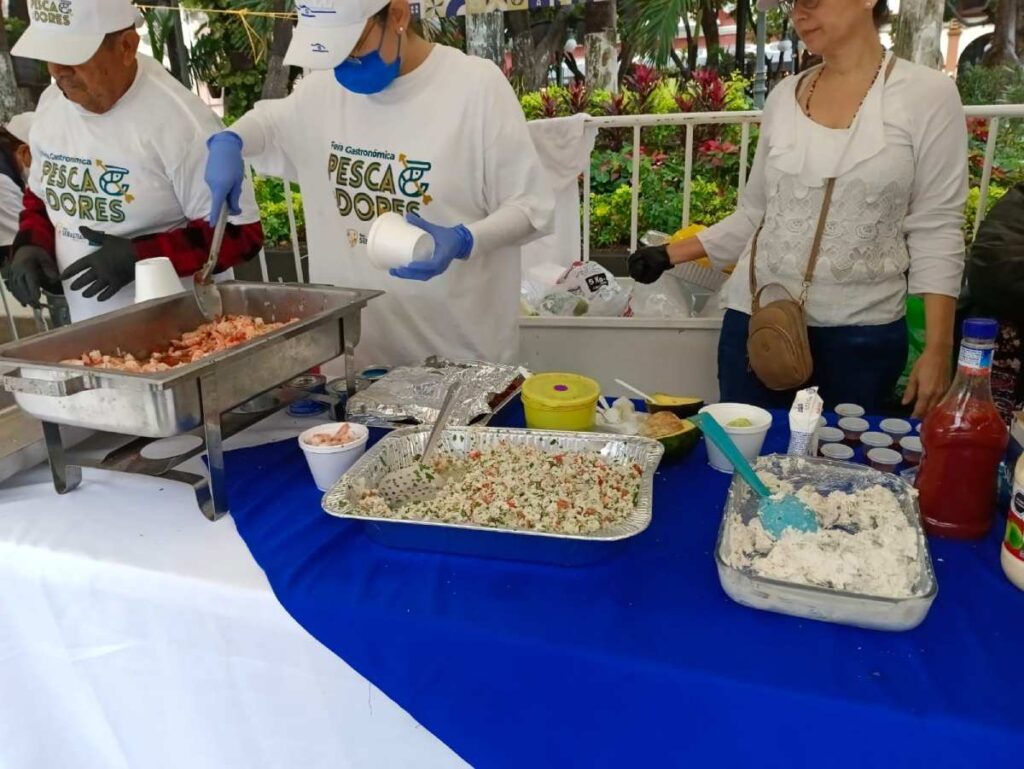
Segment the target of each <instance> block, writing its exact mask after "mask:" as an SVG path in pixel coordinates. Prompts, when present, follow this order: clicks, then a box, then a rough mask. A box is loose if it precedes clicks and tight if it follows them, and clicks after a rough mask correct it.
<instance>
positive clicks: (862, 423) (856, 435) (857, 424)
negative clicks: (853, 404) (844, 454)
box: [839, 417, 871, 445]
mask: <svg viewBox="0 0 1024 769" xmlns="http://www.w3.org/2000/svg"><path fill="white" fill-rule="evenodd" d="M870 428H871V425H869V424H868V421H867V420H866V419H861V418H860V417H844V418H843V419H840V420H839V429H840V430H842V431H843V435H844V436H846V442H847V443H850V444H854V445H856V444H858V443H860V437H861V436H862V435H863V434H864V433H866V432H867V431H868V430H869V429H870Z"/></svg>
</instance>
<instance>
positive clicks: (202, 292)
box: [192, 203, 228, 320]
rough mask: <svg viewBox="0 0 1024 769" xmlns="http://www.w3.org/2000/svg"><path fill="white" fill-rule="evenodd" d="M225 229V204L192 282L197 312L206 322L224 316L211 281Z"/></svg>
mask: <svg viewBox="0 0 1024 769" xmlns="http://www.w3.org/2000/svg"><path fill="white" fill-rule="evenodd" d="M227 227H228V206H227V203H225V204H224V205H223V206H221V209H220V216H219V217H218V218H217V226H216V227H215V228H214V230H213V242H212V243H211V244H210V255H209V256H208V257H206V264H204V265H203V269H201V270H200V271H199V272H197V273H196V275H195V277H194V278H193V280H192V293H193V294H194V295H195V297H196V304H198V305H199V311H200V312H201V313H202V314H203V317H204V318H206V319H207V320H215V319H216V318H217V317H219V316H221V315H223V314H224V301H223V299H221V296H220V289H218V288H217V284H216V283H214V281H213V271H214V269H215V268H216V266H217V260H218V259H220V247H221V245H223V243H224V231H225V230H226V229H227Z"/></svg>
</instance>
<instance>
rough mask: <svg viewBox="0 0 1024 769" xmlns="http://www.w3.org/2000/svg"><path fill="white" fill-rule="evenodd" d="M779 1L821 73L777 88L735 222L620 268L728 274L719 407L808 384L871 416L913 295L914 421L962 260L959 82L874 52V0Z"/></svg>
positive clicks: (945, 359)
mask: <svg viewBox="0 0 1024 769" xmlns="http://www.w3.org/2000/svg"><path fill="white" fill-rule="evenodd" d="M778 4H780V3H778V2H777V1H776V0H767V2H766V1H765V0H762V2H761V3H760V6H761V7H762V8H763V7H764V6H766V5H768V6H774V5H778ZM781 5H783V7H784V8H785V9H786V10H787V11H788V12H789V13H790V16H791V18H792V21H793V24H794V26H795V27H796V29H797V31H798V33H799V34H800V36H801V39H803V41H804V42H805V43H806V44H807V46H808V48H809V49H810V50H812V51H814V52H815V53H819V54H821V55H822V57H823V59H824V64H822V65H821V66H820V67H817V68H815V69H812V70H810V71H808V72H806V73H804V74H802V75H801V76H799V77H793V78H788V79H786V80H784V81H782V82H781V83H780V84H779V85H778V86H776V88H775V89H774V90H773V92H772V94H771V96H770V97H769V99H768V103H767V104H766V105H765V110H764V115H763V118H762V126H761V135H760V140H759V143H758V148H757V152H756V154H755V157H754V163H753V165H752V167H751V172H750V178H749V180H748V183H747V186H746V189H745V191H744V194H743V196H742V198H741V200H740V205H739V207H738V209H737V211H736V213H734V214H733V215H732V216H730V217H728V218H727V219H725V220H724V221H722V222H720V223H718V224H717V225H715V226H713V227H711V228H709V229H708V230H705V231H704V232H702V233H700V234H699V235H698V236H696V237H694V238H690V239H688V240H684V241H681V242H679V243H675V244H672V245H670V246H668V247H659V248H645V249H641V250H640V251H638V252H637V253H635V254H633V255H632V256H631V257H630V272H631V274H632V276H633V277H634V278H635V279H637V280H638V281H640V282H644V283H650V282H654V281H655V280H657V279H658V278H659V277H660V276H661V275H662V274H663V273H664V272H665V271H667V270H668V269H670V268H671V267H672V266H673V265H676V264H681V263H684V262H689V261H693V260H696V259H699V258H701V257H703V256H708V257H710V259H711V261H712V262H713V263H714V264H715V266H717V267H719V268H722V269H724V268H726V267H728V266H733V265H735V266H736V267H737V269H736V270H735V271H734V272H733V275H732V277H731V278H730V280H729V282H728V283H727V285H726V286H725V288H724V289H723V291H722V298H723V304H724V305H725V308H726V315H725V318H724V321H723V328H722V336H721V339H720V342H719V355H718V364H719V384H720V390H721V398H722V399H723V400H728V401H741V402H746V403H754V404H758V405H763V406H767V407H788V405H789V404H790V403H791V402H792V393H793V390H795V389H797V388H799V387H801V386H805V385H807V384H815V385H818V386H819V387H820V388H821V392H822V395H823V397H824V398H825V401H826V404H827V405H830V406H834V405H835V404H837V403H839V402H855V403H859V404H861V405H863V406H864V407H865V408H867V409H869V410H871V411H876V412H877V411H879V410H881V408H882V407H883V404H884V402H885V400H886V398H887V396H888V394H889V393H890V392H891V391H892V389H893V387H894V385H895V384H896V382H897V380H898V379H899V377H900V374H901V373H902V371H903V368H904V366H905V364H906V358H907V329H906V323H905V320H904V315H905V308H906V298H907V294H908V291H909V292H910V293H912V294H915V295H919V296H922V297H923V298H924V302H925V307H926V318H927V344H926V348H925V351H924V354H923V355H922V356H921V358H920V359H919V361H918V362H917V364H916V365H915V367H914V369H913V373H912V376H911V379H910V384H909V386H908V388H907V398H906V402H907V403H908V404H909V403H913V404H914V411H915V414H916V415H917V416H923V415H924V414H925V413H927V412H928V411H929V410H930V409H931V408H932V407H933V406H934V405H935V404H936V403H937V402H938V400H939V399H940V398H941V397H942V395H943V394H944V393H945V391H946V389H947V388H948V385H949V378H950V358H951V353H952V348H953V321H954V315H955V310H956V297H957V296H958V295H959V291H960V282H961V276H962V273H963V265H964V242H963V235H962V231H961V225H962V223H963V211H964V203H965V199H966V194H967V130H966V125H965V121H964V114H963V107H962V105H961V103H960V98H959V95H958V93H957V90H956V86H955V85H954V84H953V82H952V81H950V80H949V78H947V77H946V76H945V75H944V74H943V73H941V72H938V71H935V70H930V69H928V68H926V67H921V66H918V65H914V64H911V63H909V62H906V61H899V60H896V59H895V58H894V57H893V56H892V54H890V53H887V52H886V51H885V50H884V49H883V48H882V46H881V44H880V42H879V39H878V25H879V24H880V23H881V22H882V21H883V20H884V18H885V16H886V12H887V8H886V3H885V0H878V2H871V1H870V0H869V1H868V2H864V0H795V2H783V3H781Z"/></svg>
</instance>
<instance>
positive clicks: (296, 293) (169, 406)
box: [0, 281, 381, 520]
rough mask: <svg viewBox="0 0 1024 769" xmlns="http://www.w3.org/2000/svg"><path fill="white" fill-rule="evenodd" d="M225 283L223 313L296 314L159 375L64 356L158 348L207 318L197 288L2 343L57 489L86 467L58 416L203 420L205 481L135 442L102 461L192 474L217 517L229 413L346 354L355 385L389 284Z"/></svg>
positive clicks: (178, 422) (86, 424)
mask: <svg viewBox="0 0 1024 769" xmlns="http://www.w3.org/2000/svg"><path fill="white" fill-rule="evenodd" d="M218 289H219V290H220V292H221V296H222V297H223V300H224V312H225V313H226V314H231V315H235V314H242V315H252V316H255V317H259V318H263V319H264V320H266V321H271V322H273V321H288V320H291V319H293V318H296V319H298V320H297V322H295V323H291V324H289V325H287V326H285V327H283V328H281V329H279V330H277V331H274V332H272V333H269V334H267V335H266V336H262V337H259V338H258V339H254V340H252V341H251V342H248V343H246V344H243V345H239V346H237V347H232V348H230V349H227V350H224V351H222V352H220V353H217V354H215V355H211V356H209V357H208V358H204V359H202V360H200V361H197V362H196V363H193V364H190V365H187V366H179V367H177V368H173V369H170V370H169V371H165V372H161V373H155V374H132V373H128V372H120V371H106V370H102V369H88V368H83V367H81V366H75V365H65V364H62V363H60V361H62V360H70V359H75V358H78V357H80V356H81V355H82V353H85V352H88V351H90V350H101V351H103V352H110V351H114V350H121V351H123V352H125V353H131V354H132V355H134V356H135V357H136V358H139V359H144V358H147V357H149V355H150V354H151V353H152V352H153V351H154V350H158V349H163V348H166V347H167V345H168V344H169V343H170V341H171V340H172V339H175V338H177V337H180V336H181V335H182V334H184V333H186V332H188V331H192V330H194V329H196V328H197V327H198V326H200V325H201V324H202V323H204V322H205V318H203V316H202V315H201V314H200V312H199V307H198V305H197V304H196V301H195V299H194V298H193V296H192V294H191V293H181V294H177V295H175V296H171V297H166V298H164V299H156V300H153V301H152V302H146V303H143V304H138V305H135V306H133V307H127V308H125V309H123V310H119V311H116V312H112V313H109V314H107V315H104V316H101V317H98V318H94V319H92V320H88V321H85V322H82V323H76V324H74V325H72V326H69V327H67V328H62V329H58V330H56V331H52V332H50V333H48V334H43V335H41V336H37V337H32V338H29V339H26V340H24V341H19V342H13V343H11V344H6V345H3V346H2V347H0V372H2V373H3V374H4V376H3V379H2V382H3V387H4V389H6V390H8V391H10V392H12V393H14V397H15V399H16V401H17V403H18V405H19V406H20V407H21V408H22V409H24V410H25V411H26V412H28V413H29V414H31V415H32V416H34V417H36V418H38V419H40V420H41V421H42V423H43V436H44V438H45V440H46V449H47V454H48V455H49V459H50V469H51V472H52V475H53V483H54V487H55V488H56V490H57V492H58V493H60V494H65V493H67V492H69V491H72V490H73V489H75V488H76V487H77V486H78V485H79V483H80V482H81V479H82V472H81V467H79V466H77V465H71V464H69V463H68V462H67V460H66V458H65V454H64V444H63V441H62V438H61V432H60V425H69V426H73V427H81V428H86V429H92V430H100V431H105V432H113V433H121V434H127V435H135V436H141V438H142V439H151V438H166V437H170V436H174V435H179V434H182V433H186V432H189V431H192V430H197V429H199V428H201V431H202V434H203V438H204V448H205V450H206V453H207V457H208V464H209V479H208V480H207V479H205V478H201V477H198V476H188V477H186V476H185V475H183V474H181V473H176V471H174V470H173V466H174V464H175V463H174V462H173V461H169V462H167V463H163V464H162V465H161V468H160V469H159V472H157V471H155V470H152V467H151V466H152V465H154V464H160V463H152V462H148V463H147V462H142V461H139V460H138V457H137V456H136V454H137V453H138V452H137V451H136V449H137V447H135V446H134V445H133V447H132V449H131V452H129V453H130V454H131V456H128V454H125V455H123V456H122V455H118V456H117V457H114V458H113V459H110V461H104V462H103V463H100V464H99V465H96V466H98V467H100V468H103V469H115V470H121V471H123V472H136V473H141V474H145V475H152V474H156V475H158V476H159V477H163V478H168V479H174V480H185V481H187V482H188V483H190V484H191V485H192V486H193V488H194V489H195V492H196V498H197V500H198V502H199V506H200V508H201V509H202V511H203V513H204V514H205V515H206V516H207V517H208V518H210V519H211V520H216V519H217V518H220V517H221V516H223V515H224V514H225V513H226V512H227V511H228V500H227V495H226V490H225V483H224V452H223V440H224V437H225V435H226V434H227V430H228V429H229V428H230V427H231V425H230V424H229V423H225V422H224V420H223V419H222V417H223V416H225V415H227V414H228V413H229V412H230V410H231V409H233V408H234V407H236V406H238V405H239V404H242V403H245V402H248V401H250V400H251V399H252V398H253V397H255V396H257V395H260V394H261V393H264V392H267V391H268V390H271V389H273V388H275V387H277V386H278V385H281V384H283V383H285V382H287V381H288V380H290V379H292V378H293V377H295V376H298V375H299V374H302V373H304V372H306V371H308V370H309V369H311V368H313V367H315V366H319V365H320V364H322V363H324V362H326V361H328V360H332V359H334V358H337V357H339V356H340V355H344V356H345V367H346V373H347V375H348V376H347V381H348V382H349V383H350V386H352V385H354V383H355V366H354V363H353V351H354V349H355V346H356V345H357V344H358V343H359V337H360V330H361V321H360V317H361V312H362V309H363V308H364V307H365V306H366V304H367V303H368V302H369V301H370V300H371V299H373V298H374V297H376V296H379V295H380V293H381V292H379V291H364V290H358V289H348V288H336V287H334V286H308V285H284V284H265V283H241V282H237V281H229V282H225V283H220V284H218ZM291 397H292V398H293V399H294V397H295V396H294V395H293V396H291ZM236 421H237V420H236ZM108 459H109V458H108Z"/></svg>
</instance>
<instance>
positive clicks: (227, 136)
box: [204, 131, 245, 227]
mask: <svg viewBox="0 0 1024 769" xmlns="http://www.w3.org/2000/svg"><path fill="white" fill-rule="evenodd" d="M206 148H207V149H208V150H209V153H210V154H209V156H208V157H207V158H206V174H205V176H204V178H205V180H206V185H207V186H208V187H209V188H210V195H211V197H212V198H213V205H212V206H211V207H210V226H211V227H216V226H217V220H218V219H219V218H220V210H221V208H222V207H223V206H224V204H225V203H227V206H228V213H230V214H231V215H232V216H237V215H238V214H240V213H242V209H241V207H240V206H239V199H240V198H241V196H242V182H243V181H244V180H245V161H243V160H242V137H240V136H239V135H238V134H236V133H233V132H231V131H221V132H220V133H219V134H214V135H213V136H211V137H210V139H209V141H207V142H206Z"/></svg>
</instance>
